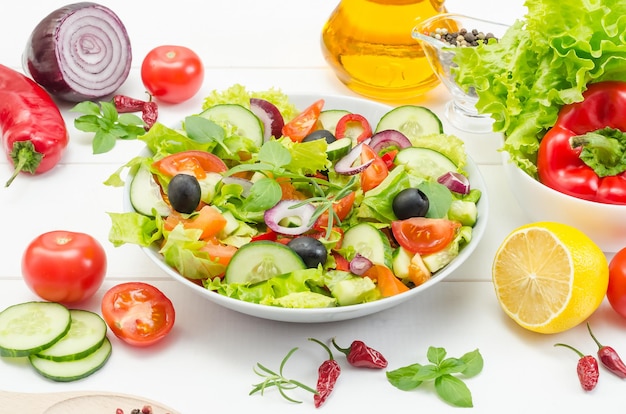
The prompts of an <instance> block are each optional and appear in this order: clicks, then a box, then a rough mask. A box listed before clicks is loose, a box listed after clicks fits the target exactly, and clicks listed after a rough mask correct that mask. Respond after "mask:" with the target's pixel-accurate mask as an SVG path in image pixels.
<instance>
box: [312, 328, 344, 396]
mask: <svg viewBox="0 0 626 414" xmlns="http://www.w3.org/2000/svg"><path fill="white" fill-rule="evenodd" d="M309 341H313V342H317V343H318V344H320V345H321V346H322V347H323V348H324V349H325V350H326V352H328V359H327V360H326V361H324V362H322V364H321V365H320V366H319V368H318V370H317V372H318V376H317V386H316V391H317V393H316V394H315V395H314V396H313V402H314V403H315V408H319V407H320V406H321V405H322V404H324V402H325V401H326V399H328V397H329V396H330V394H331V393H332V392H333V389H334V388H335V383H336V382H337V379H338V378H339V375H340V374H341V367H340V366H339V363H338V362H337V361H336V360H335V358H334V357H333V353H332V351H331V350H330V348H329V347H328V346H326V344H324V343H323V342H321V341H318V340H317V339H315V338H309Z"/></svg>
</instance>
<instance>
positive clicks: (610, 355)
mask: <svg viewBox="0 0 626 414" xmlns="http://www.w3.org/2000/svg"><path fill="white" fill-rule="evenodd" d="M587 330H588V331H589V334H590V335H591V337H592V338H593V340H594V341H595V343H596V344H597V345H598V358H599V359H600V362H602V365H604V366H605V367H606V368H607V369H608V370H609V371H611V372H612V373H613V374H615V375H617V376H618V377H620V378H626V364H624V361H622V359H621V358H620V356H619V355H618V354H617V351H616V350H615V349H613V348H611V347H610V346H604V345H602V344H600V342H599V341H598V340H597V339H596V337H595V336H594V334H593V332H591V326H589V323H587Z"/></svg>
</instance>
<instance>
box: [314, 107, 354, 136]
mask: <svg viewBox="0 0 626 414" xmlns="http://www.w3.org/2000/svg"><path fill="white" fill-rule="evenodd" d="M349 113H350V111H346V110H343V109H327V110H325V111H322V112H321V113H320V116H319V118H318V119H317V120H318V122H319V124H320V125H321V126H322V129H325V130H327V131H330V132H332V133H333V135H335V128H336V127H337V122H339V120H340V119H341V118H342V117H343V116H344V115H347V114H349Z"/></svg>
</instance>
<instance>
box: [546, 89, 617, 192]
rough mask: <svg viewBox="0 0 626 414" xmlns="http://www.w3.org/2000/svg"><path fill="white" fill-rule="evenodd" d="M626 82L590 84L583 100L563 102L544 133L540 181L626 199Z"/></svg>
mask: <svg viewBox="0 0 626 414" xmlns="http://www.w3.org/2000/svg"><path fill="white" fill-rule="evenodd" d="M624 110H626V82H619V81H607V82H598V83H595V84H592V85H590V86H589V88H588V89H587V91H585V93H584V94H583V100H582V101H581V102H576V103H573V104H569V105H565V106H563V108H562V109H561V111H560V113H559V117H558V119H557V121H556V123H555V125H554V127H553V128H551V129H550V130H549V131H548V132H547V133H546V134H545V135H544V137H543V138H542V140H541V143H540V145H539V152H538V154H537V173H538V177H539V181H541V182H542V183H543V184H545V185H547V186H548V187H551V188H553V189H555V190H557V191H559V192H562V193H565V194H569V195H571V196H574V197H578V198H582V199H585V200H591V201H597V202H602V203H609V204H626V172H625V171H626V163H624V162H623V159H624V151H625V148H626V117H624V116H622V114H623V112H624Z"/></svg>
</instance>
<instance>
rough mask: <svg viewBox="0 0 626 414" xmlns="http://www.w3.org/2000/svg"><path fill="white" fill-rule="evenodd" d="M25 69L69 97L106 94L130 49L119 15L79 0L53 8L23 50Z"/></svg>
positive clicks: (127, 62)
mask: <svg viewBox="0 0 626 414" xmlns="http://www.w3.org/2000/svg"><path fill="white" fill-rule="evenodd" d="M23 60H24V62H23V66H24V70H25V71H26V73H29V74H30V76H31V77H32V78H33V80H35V82H37V83H39V84H40V85H41V86H43V87H44V88H45V89H46V90H47V91H48V92H49V93H50V94H51V95H53V96H55V97H57V98H59V99H64V100H66V101H71V102H80V101H84V100H96V99H102V98H105V97H109V96H111V95H113V94H114V92H115V91H116V90H117V89H119V87H120V86H121V85H122V84H123V83H124V81H125V80H126V78H127V77H128V74H129V72H130V66H131V61H132V51H131V45H130V40H129V37H128V33H127V32H126V28H125V27H124V25H123V24H122V21H121V20H120V19H119V17H118V16H117V15H116V14H115V13H114V12H113V11H112V10H110V9H108V8H107V7H105V6H102V5H99V4H96V3H89V2H81V3H75V4H70V5H67V6H64V7H61V8H60V9H57V10H55V11H53V12H52V13H50V14H49V15H48V16H46V17H45V18H44V19H43V20H41V22H40V23H39V24H38V25H37V26H36V27H35V29H34V30H33V32H32V33H31V35H30V38H29V39H28V43H27V45H26V49H25V50H24V55H23Z"/></svg>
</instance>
